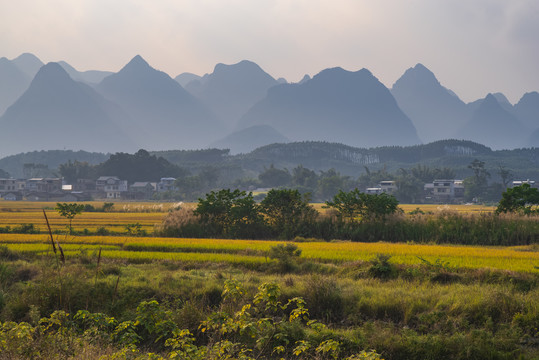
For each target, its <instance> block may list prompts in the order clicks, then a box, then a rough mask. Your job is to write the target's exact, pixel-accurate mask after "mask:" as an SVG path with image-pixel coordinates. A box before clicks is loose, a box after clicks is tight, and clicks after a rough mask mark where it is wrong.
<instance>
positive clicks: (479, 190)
mask: <svg viewBox="0 0 539 360" xmlns="http://www.w3.org/2000/svg"><path fill="white" fill-rule="evenodd" d="M468 169H471V170H472V171H473V173H474V175H473V176H471V177H467V178H466V179H464V197H465V198H466V200H468V201H470V200H473V199H479V198H481V197H483V196H484V195H485V192H486V191H487V190H488V189H487V188H488V178H489V177H490V173H489V172H488V171H487V170H486V169H485V162H484V161H480V160H478V159H474V161H472V162H471V163H470V164H469V165H468Z"/></svg>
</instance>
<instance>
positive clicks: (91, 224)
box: [0, 201, 494, 233]
mask: <svg viewBox="0 0 539 360" xmlns="http://www.w3.org/2000/svg"><path fill="white" fill-rule="evenodd" d="M83 204H89V205H92V206H94V207H96V208H97V207H101V206H103V202H99V201H89V202H84V203H83ZM177 205H178V204H177V203H157V202H117V203H115V204H114V208H113V211H111V212H83V213H82V214H80V215H77V216H76V217H75V219H74V220H73V230H75V231H83V230H84V229H88V231H90V232H95V231H96V230H97V229H98V228H105V229H106V230H108V231H109V232H112V233H125V232H126V230H125V225H127V224H134V223H139V224H141V225H142V230H145V231H146V232H148V233H151V232H152V231H153V229H154V227H155V225H159V224H161V222H162V220H163V217H164V216H165V215H166V213H167V212H168V211H169V209H171V208H173V207H175V206H177ZM323 205H324V204H322V203H317V204H313V206H314V207H315V208H316V209H317V210H318V211H320V212H324V211H325V209H324V208H323ZM55 206H56V203H54V202H37V201H36V202H32V201H0V227H5V226H11V227H13V226H17V225H21V224H34V226H36V227H38V228H39V229H40V230H41V231H42V232H44V231H45V229H46V223H45V219H44V217H43V209H45V210H46V212H47V217H48V218H49V222H50V225H51V227H52V230H53V231H54V230H64V229H65V227H66V220H65V219H64V218H62V217H61V216H60V215H58V213H57V212H56V211H55V210H54V207H55ZM182 206H184V207H186V206H188V207H194V206H195V205H194V204H193V203H184V204H182ZM400 207H401V209H402V210H403V211H404V212H405V213H409V212H410V211H413V210H415V209H417V208H420V209H421V210H422V211H424V212H433V213H436V212H440V211H456V212H461V213H479V212H492V211H493V210H494V207H492V206H490V207H489V206H481V205H431V204H427V205H406V204H404V205H401V206H400Z"/></svg>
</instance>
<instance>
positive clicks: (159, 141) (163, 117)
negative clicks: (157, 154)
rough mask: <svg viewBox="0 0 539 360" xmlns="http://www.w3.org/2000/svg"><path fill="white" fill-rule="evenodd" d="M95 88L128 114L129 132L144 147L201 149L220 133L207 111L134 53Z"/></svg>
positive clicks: (173, 82)
mask: <svg viewBox="0 0 539 360" xmlns="http://www.w3.org/2000/svg"><path fill="white" fill-rule="evenodd" d="M97 90H98V91H99V92H100V93H101V94H103V95H104V96H105V97H106V98H108V99H110V100H112V101H114V102H116V103H117V104H119V105H120V106H121V107H122V108H123V109H124V110H125V111H126V112H127V113H128V114H129V116H130V117H131V119H132V123H131V124H130V125H129V127H130V129H131V131H132V132H131V134H133V135H134V136H137V137H136V139H137V140H138V142H139V143H141V144H142V145H143V147H144V148H145V149H149V150H162V149H194V148H202V147H205V146H206V145H207V144H208V143H210V142H211V141H214V140H215V139H217V138H218V137H219V136H222V135H223V130H222V129H223V127H222V125H221V124H220V123H219V122H218V120H217V119H216V118H215V116H214V115H213V114H212V112H211V111H210V110H208V109H207V108H206V107H205V106H204V105H203V104H202V103H200V101H198V100H197V99H195V98H194V97H193V96H192V95H191V94H189V93H188V92H187V91H186V90H185V89H184V88H182V86H181V85H180V84H178V83H177V82H176V81H174V80H173V79H172V78H171V77H170V76H168V75H167V74H165V73H164V72H161V71H158V70H155V69H154V68H152V67H151V66H150V65H148V63H147V62H146V61H145V60H144V59H143V58H142V57H140V56H138V55H137V56H135V57H134V58H133V59H132V60H131V61H130V62H129V63H128V64H127V65H126V66H125V67H124V68H123V69H121V70H120V71H119V72H118V73H116V74H113V75H110V76H108V77H106V78H105V79H103V81H102V82H101V83H100V84H99V85H98V86H97Z"/></svg>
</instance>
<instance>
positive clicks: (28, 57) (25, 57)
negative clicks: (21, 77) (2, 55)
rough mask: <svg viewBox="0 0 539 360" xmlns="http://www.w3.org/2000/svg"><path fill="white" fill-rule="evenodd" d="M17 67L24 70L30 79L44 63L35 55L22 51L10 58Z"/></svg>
mask: <svg viewBox="0 0 539 360" xmlns="http://www.w3.org/2000/svg"><path fill="white" fill-rule="evenodd" d="M12 62H13V63H14V64H15V65H17V67H18V68H19V69H20V70H21V71H22V72H24V73H25V74H26V75H27V76H28V77H29V78H30V79H33V78H34V76H36V74H37V72H38V71H39V69H41V67H42V66H43V65H45V64H43V62H42V61H41V60H39V58H38V57H37V56H35V55H34V54H30V53H24V54H21V55H19V56H18V57H16V58H15V59H13V60H12Z"/></svg>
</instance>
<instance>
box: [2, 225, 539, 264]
mask: <svg viewBox="0 0 539 360" xmlns="http://www.w3.org/2000/svg"><path fill="white" fill-rule="evenodd" d="M56 240H57V241H58V242H59V243H61V244H62V247H63V248H64V250H66V251H67V250H69V251H71V250H78V251H80V250H81V249H86V250H97V249H99V248H100V247H101V248H102V249H103V250H106V251H104V252H103V254H102V256H105V257H110V258H125V259H145V260H152V259H155V260H162V259H167V260H178V261H200V262H208V261H216V262H224V263H236V262H238V261H239V262H263V261H267V258H266V256H265V255H266V254H267V253H268V251H269V250H270V248H271V247H272V246H275V245H276V244H277V242H275V241H255V240H218V239H168V238H143V239H141V238H133V237H122V236H85V237H65V236H56ZM2 243H4V244H6V245H7V246H8V247H9V248H12V249H14V250H18V251H31V252H43V251H47V248H49V249H50V244H49V242H48V239H47V237H46V236H44V235H23V234H3V235H1V237H0V244H2ZM297 246H298V248H299V249H301V250H302V254H301V257H302V258H305V259H309V260H313V261H318V262H325V263H346V262H354V261H368V260H370V259H372V258H373V257H375V256H376V255H377V254H387V255H390V256H391V259H392V262H395V263H400V264H419V263H423V262H425V261H427V262H430V263H432V264H434V263H438V264H444V266H447V267H452V268H458V267H465V268H484V267H488V268H495V269H504V270H510V271H525V272H539V252H538V251H537V249H536V248H534V247H533V246H521V247H511V248H494V247H493V248H490V247H476V246H442V245H416V244H393V243H391V244H390V243H357V242H305V243H297Z"/></svg>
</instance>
